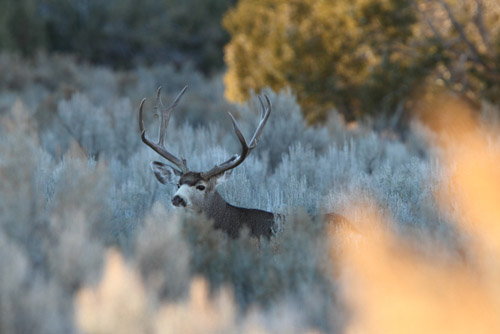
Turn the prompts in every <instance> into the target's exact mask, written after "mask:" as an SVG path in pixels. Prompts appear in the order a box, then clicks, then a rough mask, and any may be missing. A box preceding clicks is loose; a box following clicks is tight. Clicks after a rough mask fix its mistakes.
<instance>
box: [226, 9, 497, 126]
mask: <svg viewBox="0 0 500 334" xmlns="http://www.w3.org/2000/svg"><path fill="white" fill-rule="evenodd" d="M224 26H225V27H226V28H227V29H228V31H229V33H230V34H231V42H230V43H229V45H228V46H227V47H226V62H227V65H228V73H227V75H226V77H225V83H226V87H227V92H226V96H227V97H228V98H229V99H230V100H233V101H243V100H245V99H247V98H248V96H249V91H250V90H255V91H257V92H259V91H260V90H261V89H263V88H265V87H268V86H269V87H272V88H273V89H282V88H284V87H290V88H291V89H292V92H293V93H294V94H296V95H297V98H298V100H299V102H300V103H301V105H302V106H303V107H304V110H305V113H306V115H307V118H308V120H309V121H312V122H315V121H323V120H324V119H325V117H326V113H327V112H328V110H330V109H331V108H332V107H335V108H337V109H338V110H339V111H340V112H341V113H342V114H344V115H345V116H346V117H347V118H348V119H354V118H356V117H357V116H360V115H380V114H382V115H384V114H385V115H394V114H396V115H398V117H400V116H399V115H401V114H402V113H404V112H405V111H410V110H412V109H413V107H414V102H415V100H418V99H420V98H421V94H423V93H420V94H419V93H418V92H419V91H420V90H422V89H423V90H426V89H428V88H429V87H430V86H433V87H432V88H433V89H430V91H433V92H435V89H434V88H436V87H441V88H443V89H449V90H452V91H453V92H455V93H456V94H458V95H460V96H463V97H465V98H467V99H469V100H471V101H473V102H474V103H478V102H479V101H481V99H486V100H488V101H490V102H494V103H498V102H499V101H500V99H499V94H498V91H499V90H500V83H499V82H500V66H499V64H500V61H499V59H500V4H499V3H498V1H496V0H463V1H454V0H439V1H427V0H383V1H380V0H356V1H347V0H340V1H317V0H296V1H282V0H262V1H252V0H241V1H239V2H238V5H237V7H236V8H235V9H232V10H230V11H229V13H228V14H227V15H226V16H225V18H224ZM424 87H425V88H424Z"/></svg>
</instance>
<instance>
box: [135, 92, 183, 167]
mask: <svg viewBox="0 0 500 334" xmlns="http://www.w3.org/2000/svg"><path fill="white" fill-rule="evenodd" d="M186 89H187V86H185V87H184V88H183V89H182V90H181V92H180V93H179V94H177V97H176V98H175V100H174V102H173V103H172V104H171V105H170V106H169V107H168V108H165V107H164V106H163V102H162V100H161V87H159V88H158V91H157V93H156V109H159V112H160V131H159V135H158V143H157V144H155V143H153V142H152V141H151V140H149V139H148V138H147V137H146V129H145V128H144V122H143V118H142V114H143V107H144V102H145V101H146V99H145V98H144V99H142V101H141V105H140V107H139V129H140V130H141V139H142V141H143V142H144V144H146V145H148V146H149V147H151V148H152V149H153V150H154V151H155V152H156V153H158V154H159V155H161V156H162V157H164V158H165V159H167V160H168V161H170V162H171V163H173V164H174V165H176V166H177V167H178V168H179V169H180V172H183V173H185V172H187V171H189V169H188V168H187V165H186V160H184V159H179V158H177V157H176V156H174V155H173V154H171V153H170V152H168V151H167V149H166V148H165V146H164V140H165V135H166V133H167V127H168V122H169V121H170V116H171V115H172V110H173V109H174V108H175V106H177V103H178V102H179V100H180V98H181V97H182V95H183V94H184V92H185V91H186Z"/></svg>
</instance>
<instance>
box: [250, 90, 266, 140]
mask: <svg viewBox="0 0 500 334" xmlns="http://www.w3.org/2000/svg"><path fill="white" fill-rule="evenodd" d="M264 97H265V98H266V102H267V108H265V107H264V103H263V102H262V99H261V98H260V96H259V102H260V106H261V107H262V111H261V117H260V123H259V125H258V126H257V130H255V134H254V135H253V137H252V140H250V145H249V147H250V149H253V148H254V147H255V146H257V141H258V140H259V137H260V135H261V133H262V130H263V129H264V125H266V123H267V119H268V118H269V116H270V115H271V101H270V100H269V97H268V96H267V95H265V94H264Z"/></svg>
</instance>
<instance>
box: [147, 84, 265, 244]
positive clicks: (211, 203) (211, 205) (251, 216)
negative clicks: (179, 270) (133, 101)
mask: <svg viewBox="0 0 500 334" xmlns="http://www.w3.org/2000/svg"><path fill="white" fill-rule="evenodd" d="M186 88H187V86H186V87H184V89H183V90H182V91H181V92H180V93H179V94H178V95H177V97H176V98H175V100H174V102H173V103H172V104H171V105H170V106H169V107H168V108H165V107H164V106H163V103H162V101H161V95H160V92H161V90H160V89H158V93H157V97H156V101H157V102H156V109H157V110H158V111H159V114H160V131H159V138H158V143H153V142H152V141H150V140H149V139H148V138H147V137H146V132H145V128H144V125H143V123H142V108H143V105H144V101H145V99H144V100H142V102H141V106H140V109H139V126H140V130H141V138H142V141H143V142H144V143H145V144H146V145H148V146H149V147H151V148H152V149H153V150H154V151H155V152H157V153H158V154H160V155H161V156H162V157H164V158H165V159H167V160H168V161H169V162H171V163H172V164H173V165H175V166H176V167H173V166H170V165H167V164H164V163H161V162H159V161H154V162H152V164H151V169H152V170H153V173H154V174H155V176H156V178H157V179H158V181H160V182H161V183H163V184H168V183H170V184H176V185H177V187H178V190H177V192H176V193H175V194H174V196H173V198H172V204H173V205H174V206H176V207H184V208H187V209H190V210H192V211H195V212H198V213H203V214H205V215H206V216H207V217H208V218H209V219H211V220H213V222H214V227H215V228H217V229H220V230H222V231H224V232H226V233H227V235H228V236H229V237H232V238H236V237H238V235H239V233H240V230H241V229H242V228H244V227H246V228H247V229H248V230H249V231H250V233H251V235H252V236H255V237H262V236H263V237H267V238H269V237H271V236H272V228H273V226H274V223H275V215H274V214H273V213H271V212H267V211H263V210H258V209H247V208H240V207H237V206H233V205H231V204H229V203H227V202H226V201H225V200H224V199H223V198H222V196H221V195H220V194H219V192H218V191H217V189H216V188H217V186H218V185H219V184H220V183H222V182H224V181H225V180H227V179H228V178H229V176H230V174H231V171H232V169H233V168H235V167H237V166H238V165H240V164H241V163H242V162H243V161H244V160H245V159H246V158H247V156H248V155H249V154H250V152H251V151H252V150H253V149H254V148H255V147H256V145H257V141H258V139H259V137H260V134H261V133H262V130H263V128H264V126H265V124H266V122H267V120H268V118H269V115H270V114H271V102H270V101H269V98H268V97H267V96H265V98H266V102H267V106H266V107H265V106H264V103H263V102H262V100H261V99H260V98H259V101H260V103H261V107H262V113H261V120H260V123H259V125H258V127H257V130H256V131H255V133H254V135H253V137H252V139H251V140H250V142H249V143H247V141H246V139H245V137H244V136H243V134H242V133H241V131H240V129H239V127H238V125H237V123H236V120H235V119H234V117H233V115H231V113H229V116H230V117H231V121H232V123H233V127H234V131H235V133H236V136H237V137H238V140H239V141H240V144H241V153H240V154H236V155H234V156H233V157H231V158H229V159H228V160H226V161H225V162H222V163H220V164H219V165H216V166H215V167H213V168H212V169H210V170H208V171H206V172H193V171H191V170H189V169H188V167H187V164H186V160H184V159H179V158H177V157H176V156H174V155H173V154H171V153H170V152H169V151H167V149H166V148H165V146H164V139H165V135H166V129H167V127H168V122H169V120H170V116H171V113H172V111H173V109H174V108H175V106H176V105H177V103H178V101H179V100H180V98H181V96H182V95H183V94H184V92H185V91H186Z"/></svg>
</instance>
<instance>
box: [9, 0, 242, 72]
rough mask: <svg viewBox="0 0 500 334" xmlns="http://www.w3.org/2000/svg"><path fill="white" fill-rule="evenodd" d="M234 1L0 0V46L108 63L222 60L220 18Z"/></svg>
mask: <svg viewBox="0 0 500 334" xmlns="http://www.w3.org/2000/svg"><path fill="white" fill-rule="evenodd" d="M234 3H235V0H212V1H204V0H144V1H140V2H137V1H130V0H125V1H124V0H108V1H100V0H87V1H79V0H3V1H1V2H0V48H1V49H4V50H11V51H16V52H20V53H21V54H23V55H24V56H28V55H34V54H36V52H37V51H38V50H40V49H42V50H45V51H47V52H62V53H72V54H78V55H79V57H81V58H82V59H83V60H86V61H90V62H93V63H98V64H107V65H111V66H113V67H120V68H123V67H131V66H132V65H134V64H155V63H169V62H170V63H175V64H177V65H178V66H180V65H182V64H184V63H186V62H191V63H192V64H193V65H194V66H195V67H196V68H198V69H200V70H201V71H203V72H204V73H211V72H214V71H216V70H218V69H220V68H221V67H222V65H223V61H222V47H223V45H224V44H225V43H226V42H227V40H228V35H227V33H226V32H225V31H224V29H223V28H222V26H221V23H220V21H221V17H222V15H223V14H224V12H225V11H226V10H227V9H228V8H229V6H230V5H232V4H234Z"/></svg>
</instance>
